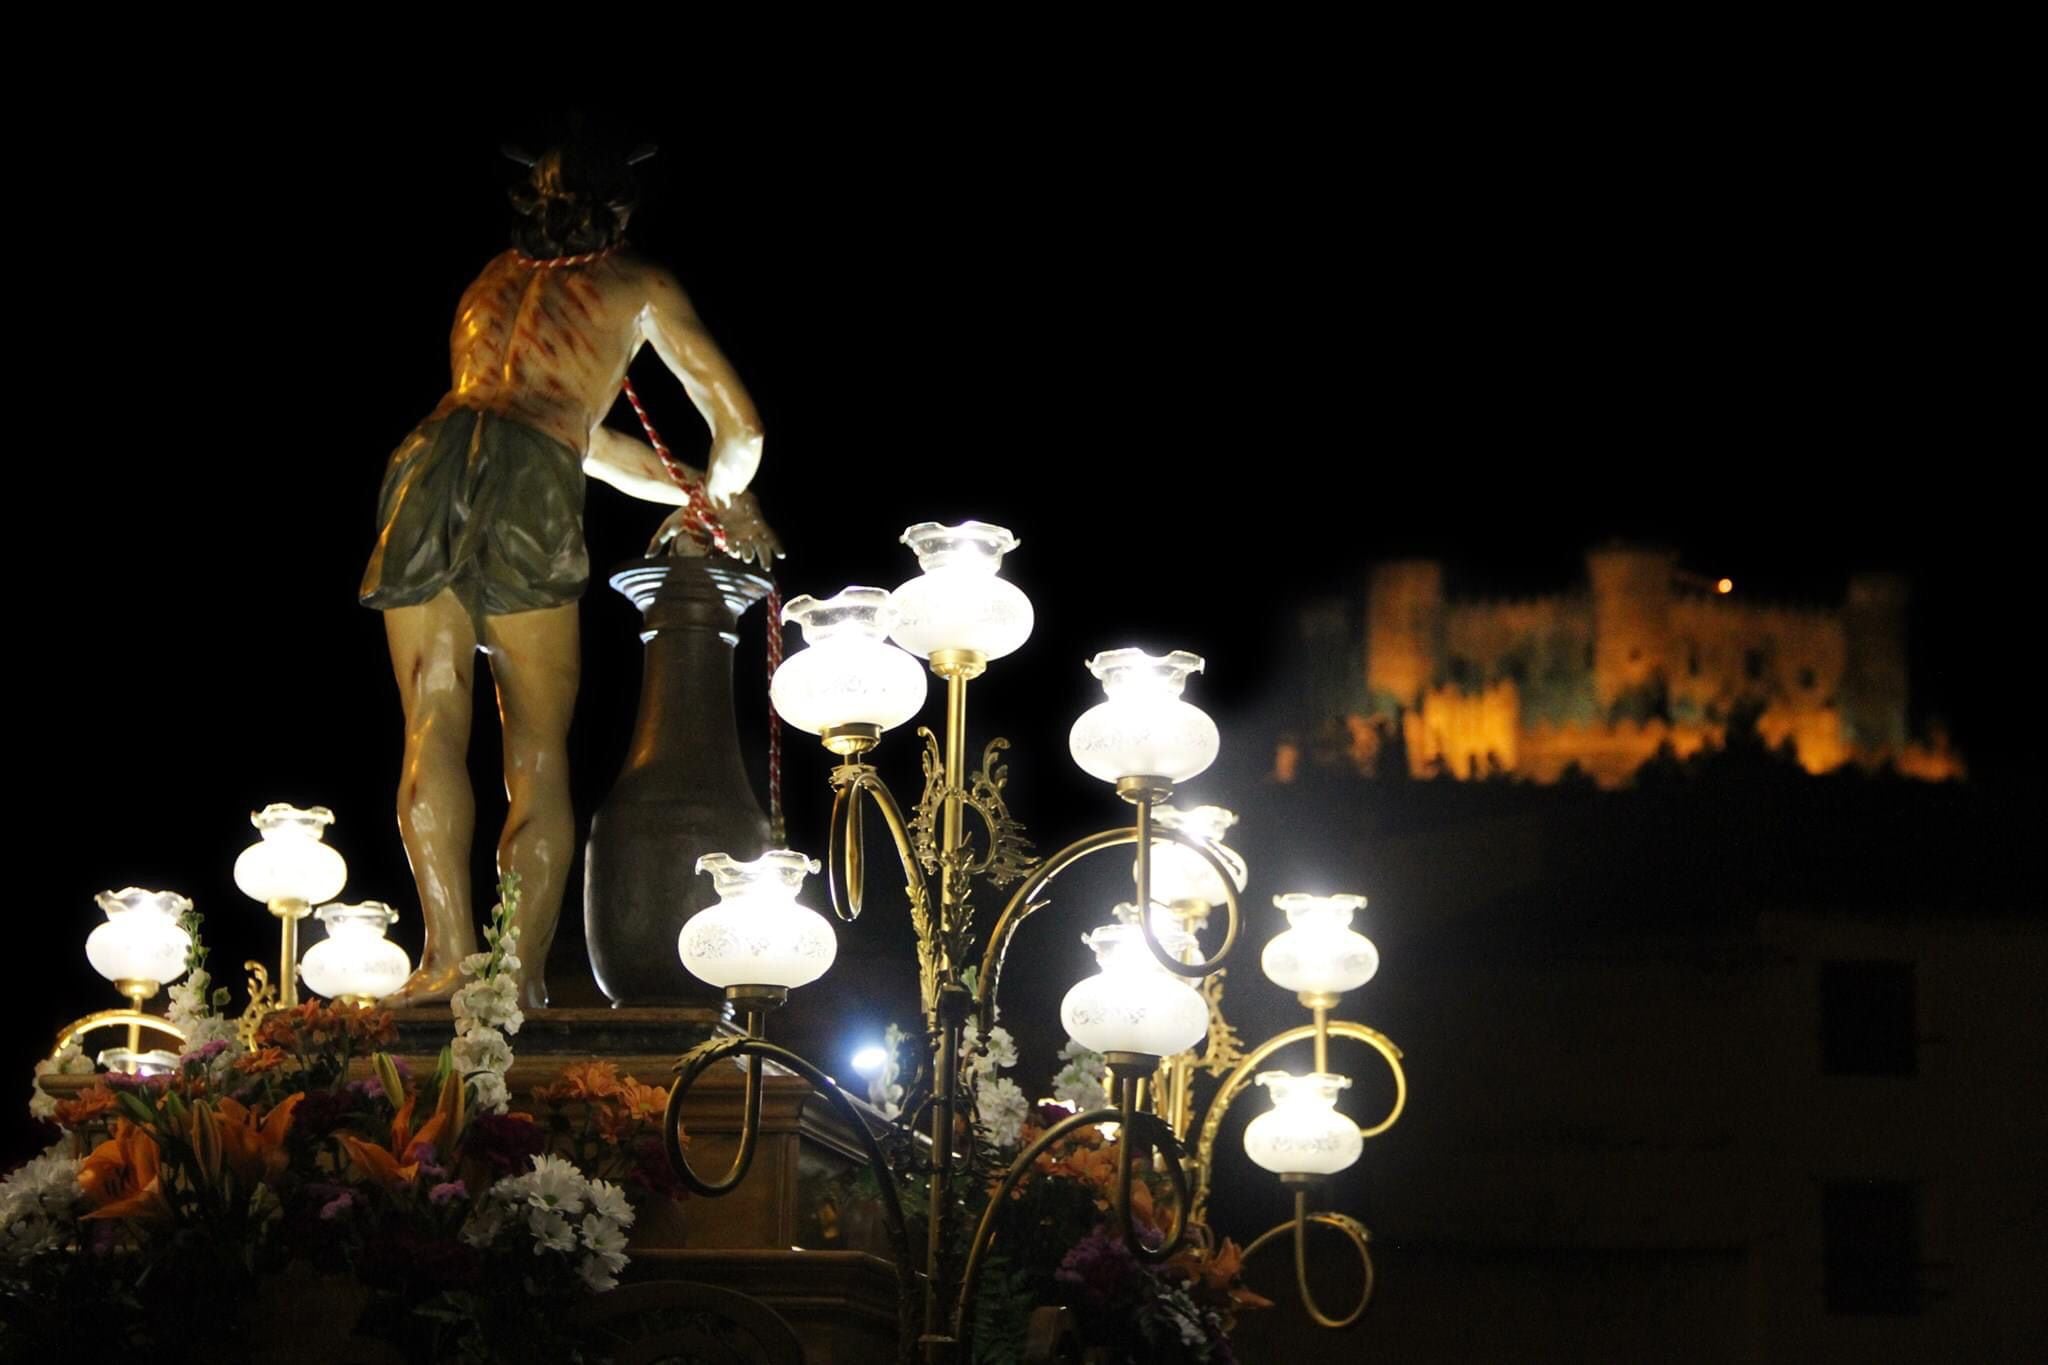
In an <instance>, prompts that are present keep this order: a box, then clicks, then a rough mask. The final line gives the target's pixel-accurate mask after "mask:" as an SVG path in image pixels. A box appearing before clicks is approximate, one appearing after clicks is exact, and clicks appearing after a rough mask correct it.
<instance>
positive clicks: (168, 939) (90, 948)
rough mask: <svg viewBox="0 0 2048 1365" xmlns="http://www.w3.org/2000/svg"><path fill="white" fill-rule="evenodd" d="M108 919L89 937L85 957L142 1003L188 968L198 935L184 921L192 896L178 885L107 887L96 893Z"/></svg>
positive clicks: (123, 991)
mask: <svg viewBox="0 0 2048 1365" xmlns="http://www.w3.org/2000/svg"><path fill="white" fill-rule="evenodd" d="M95 900H96V901H97V903H98V905H99V907H100V909H102V910H104V911H106V914H107V922H106V923H105V924H102V925H99V926H97V927H95V928H94V929H93V931H92V933H91V934H89V935H87V936H86V940H85V958H86V961H88V962H90V963H92V969H93V970H94V971H96V972H98V973H99V974H100V975H101V976H104V977H105V978H106V979H107V980H109V981H111V982H113V983H114V984H115V985H116V986H118V987H119V988H120V990H121V993H122V994H123V995H126V996H128V997H129V998H130V999H133V1000H135V1001H136V1002H137V1004H138V1005H139V1004H140V1002H141V1001H144V1000H147V999H148V998H149V997H150V996H152V995H155V994H156V992H157V987H159V986H162V985H164V984H166V983H167V982H171V981H176V980H177V979H178V978H179V977H181V976H183V975H184V974H185V959H186V958H187V956H189V955H190V953H191V951H192V936H191V935H190V934H188V933H186V932H185V930H184V929H183V928H182V927H181V926H180V925H179V923H178V921H179V920H180V919H182V918H183V917H184V916H185V914H186V913H187V912H189V911H190V910H191V909H192V902H191V901H189V900H187V899H185V897H183V896H181V895H179V894H178V893H177V892H175V891H144V890H143V889H142V888H141V887H137V886H131V887H128V888H127V889H126V890H123V891H102V892H100V894H99V895H98V896H97V897H95Z"/></svg>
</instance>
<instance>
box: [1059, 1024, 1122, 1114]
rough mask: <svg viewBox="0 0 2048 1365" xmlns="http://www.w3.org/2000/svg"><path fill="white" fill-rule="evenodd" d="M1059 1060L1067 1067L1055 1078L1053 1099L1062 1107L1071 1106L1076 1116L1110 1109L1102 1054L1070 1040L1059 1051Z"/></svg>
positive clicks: (1061, 1069) (1062, 1068)
mask: <svg viewBox="0 0 2048 1365" xmlns="http://www.w3.org/2000/svg"><path fill="white" fill-rule="evenodd" d="M1060 1060H1061V1061H1063V1062H1065V1063H1066V1065H1065V1066H1063V1067H1061V1068H1060V1070H1059V1074H1058V1075H1056V1076H1054V1077H1053V1086H1052V1096H1053V1098H1054V1099H1056V1100H1058V1101H1060V1102H1061V1103H1062V1104H1071V1105H1072V1106H1074V1112H1075V1113H1077V1114H1081V1113H1086V1112H1087V1111H1089V1110H1090V1109H1102V1108H1105V1107H1107V1106H1108V1104H1109V1092H1108V1091H1107V1090H1105V1089H1104V1088H1103V1084H1102V1076H1103V1061H1102V1054H1101V1053H1099V1052H1091V1051H1089V1050H1088V1049H1087V1048H1085V1047H1083V1046H1081V1045H1080V1044H1079V1043H1077V1042H1075V1041H1073V1040H1072V1039H1071V1038H1070V1039H1068V1040H1067V1045H1066V1046H1065V1047H1063V1048H1061V1049H1060Z"/></svg>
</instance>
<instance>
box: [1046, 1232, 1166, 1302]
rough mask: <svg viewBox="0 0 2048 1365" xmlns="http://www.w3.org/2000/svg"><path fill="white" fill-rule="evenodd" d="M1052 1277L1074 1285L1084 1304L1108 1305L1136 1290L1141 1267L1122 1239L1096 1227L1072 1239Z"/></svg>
mask: <svg viewBox="0 0 2048 1365" xmlns="http://www.w3.org/2000/svg"><path fill="white" fill-rule="evenodd" d="M1053 1278H1054V1279H1056V1280H1058V1281H1059V1282H1060V1283H1061V1284H1064V1285H1069V1286H1071V1287H1073V1288H1075V1289H1078V1290H1079V1291H1080V1297H1081V1300H1082V1302H1083V1303H1084V1304H1085V1305H1086V1306H1088V1307H1090V1308H1110V1307H1113V1306H1116V1305H1117V1304H1118V1303H1119V1301H1120V1300H1123V1299H1125V1298H1126V1297H1128V1296H1131V1295H1133V1294H1136V1293H1137V1292H1138V1290H1139V1288H1140V1286H1139V1281H1141V1280H1143V1279H1144V1278H1145V1268H1144V1267H1143V1266H1141V1265H1139V1264H1138V1258H1137V1257H1136V1256H1134V1255H1132V1254H1131V1249H1130V1248H1129V1247H1127V1246H1125V1245H1124V1244H1123V1241H1122V1239H1120V1238H1116V1237H1112V1236H1110V1235H1109V1234H1108V1233H1107V1232H1105V1231H1103V1230H1102V1229H1101V1228H1097V1229H1096V1230H1095V1231H1094V1232H1091V1233H1089V1234H1088V1235H1087V1236H1086V1237H1083V1238H1082V1239H1081V1240H1080V1241H1078V1242H1076V1243H1074V1246H1073V1250H1071V1251H1069V1252H1068V1253H1067V1254H1066V1256H1065V1258H1064V1259H1062V1260H1061V1261H1060V1268H1059V1269H1058V1270H1057V1271H1056V1272H1054V1275H1053Z"/></svg>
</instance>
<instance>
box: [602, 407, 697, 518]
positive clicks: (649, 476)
mask: <svg viewBox="0 0 2048 1365" xmlns="http://www.w3.org/2000/svg"><path fill="white" fill-rule="evenodd" d="M583 472H584V473H586V474H588V475H589V476H590V477H591V478H593V479H596V480H597V481H598V482H600V483H608V484H610V485H611V486H612V487H614V488H616V489H618V490H619V491H620V492H621V493H624V494H625V495H626V496H627V497H629V498H639V499H641V500H642V501H643V502H659V503H666V504H667V505H669V506H671V507H680V506H682V504H683V501H684V499H685V497H686V496H687V495H686V494H685V493H684V491H683V489H682V486H681V485H679V484H678V483H677V482H676V481H675V480H674V479H672V478H670V477H669V473H668V467H667V466H666V465H664V464H663V463H662V462H661V456H659V455H657V454H656V453H655V451H654V447H653V446H651V445H649V444H647V442H645V441H642V440H640V439H638V438H637V437H632V436H628V435H627V434H626V433H625V432H623V431H614V430H613V429H612V428H610V427H608V426H605V425H603V424H602V423H599V424H598V426H597V428H596V429H595V430H593V431H592V432H591V433H590V451H589V453H588V454H586V455H585V456H584V457H583Z"/></svg>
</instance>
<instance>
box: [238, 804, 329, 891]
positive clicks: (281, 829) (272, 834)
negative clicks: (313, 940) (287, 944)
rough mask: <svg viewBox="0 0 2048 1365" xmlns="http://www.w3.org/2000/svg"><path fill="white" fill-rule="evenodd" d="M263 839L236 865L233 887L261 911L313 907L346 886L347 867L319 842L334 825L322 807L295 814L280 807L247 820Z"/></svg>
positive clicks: (245, 852) (244, 851)
mask: <svg viewBox="0 0 2048 1365" xmlns="http://www.w3.org/2000/svg"><path fill="white" fill-rule="evenodd" d="M249 823H251V824H253V825H255V826H256V829H257V831H258V832H259V833H260V834H262V836H263V837H262V838H261V839H260V840H258V841H257V842H256V843H254V844H251V845H250V846H249V847H248V848H246V849H244V850H243V851H242V856H241V857H239V858H237V859H235V885H236V886H238V887H240V888H241V891H242V894H243V895H245V896H247V897H248V898H249V899H250V900H256V901H262V902H263V903H264V904H265V905H269V906H276V905H281V904H289V903H294V902H296V903H298V904H301V905H314V904H318V903H319V902H321V901H329V900H333V899H334V898H335V897H336V896H338V895H340V894H341V888H342V887H343V886H345V885H346V884H347V883H348V864H347V863H345V862H343V861H342V857H341V854H339V853H337V852H336V851H335V850H334V849H333V847H332V846H330V845H328V844H325V843H322V842H321V836H322V835H323V834H324V833H325V832H326V830H327V827H328V826H329V825H331V824H333V823H334V812H333V811H331V810H328V809H327V808H326V807H325V806H314V807H313V808H312V809H310V810H300V809H298V808H297V807H296V806H288V805H285V804H283V803H281V802H280V803H278V804H276V805H270V806H265V807H264V808H263V809H262V810H260V811H258V812H256V813H255V814H254V815H251V816H250V817H249Z"/></svg>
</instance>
